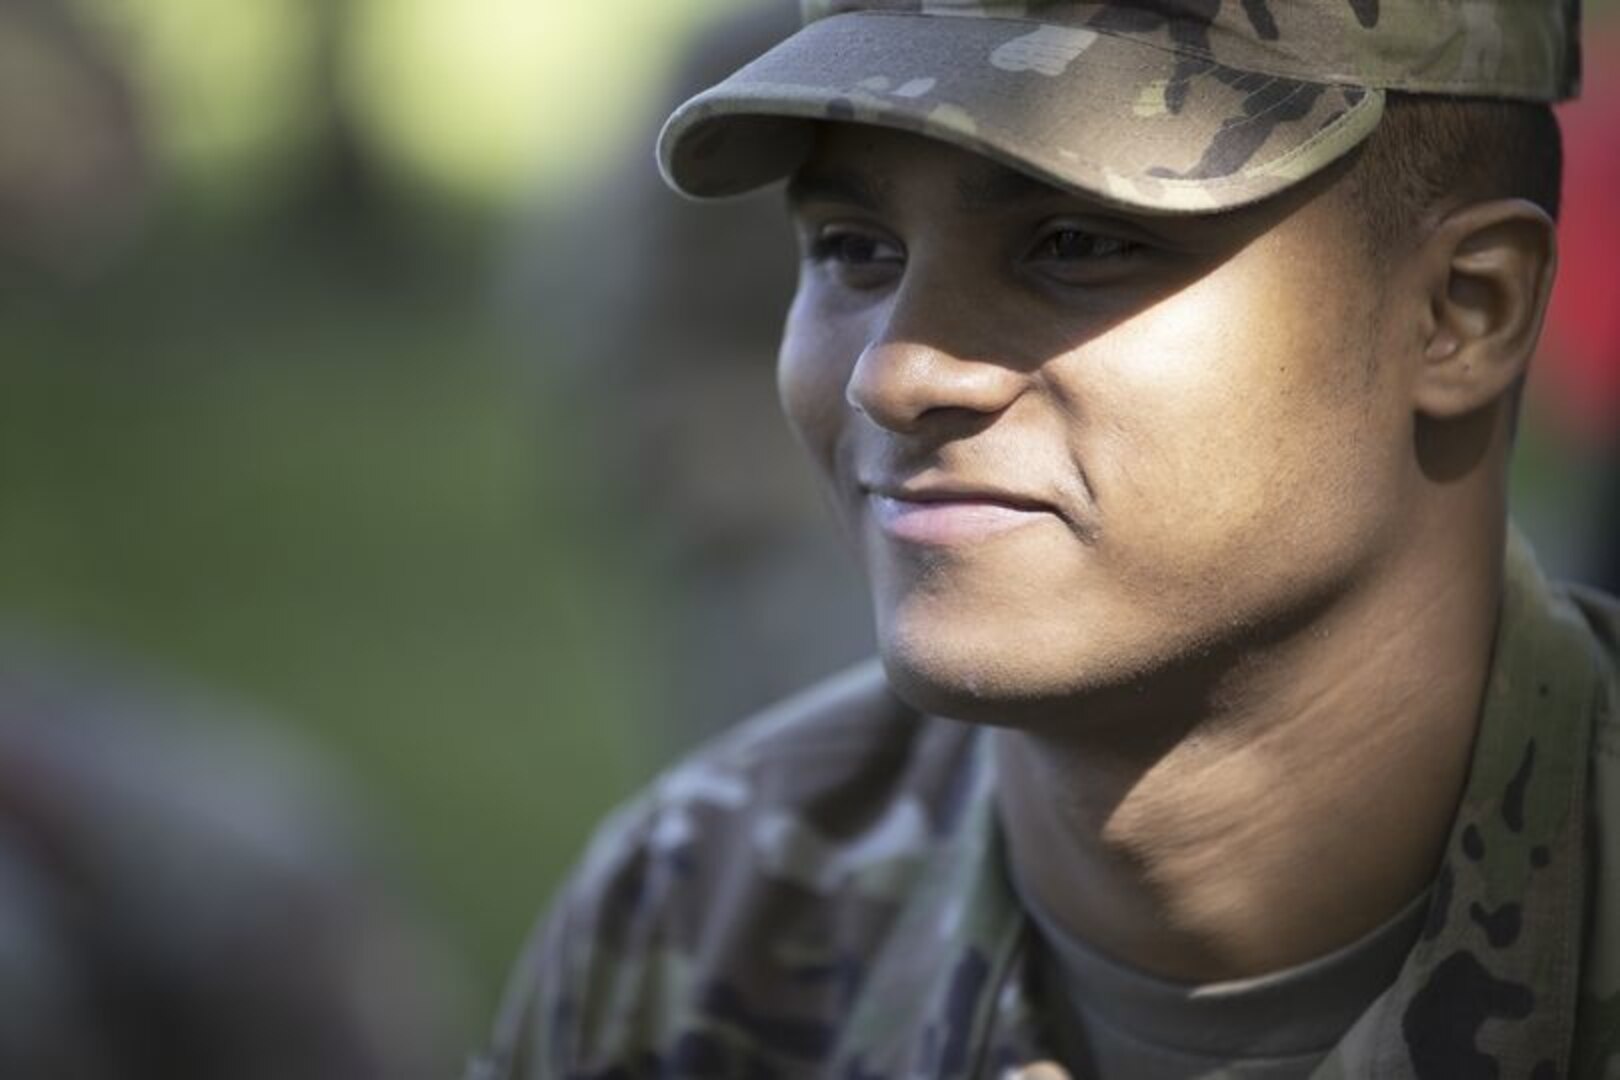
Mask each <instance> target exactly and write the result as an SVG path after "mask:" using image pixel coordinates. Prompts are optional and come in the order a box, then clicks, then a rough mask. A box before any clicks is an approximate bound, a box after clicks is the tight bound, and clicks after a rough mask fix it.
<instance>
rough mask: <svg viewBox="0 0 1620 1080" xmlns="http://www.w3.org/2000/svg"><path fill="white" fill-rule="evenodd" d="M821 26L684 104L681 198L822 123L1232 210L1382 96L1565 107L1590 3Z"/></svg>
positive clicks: (972, 16) (908, 4)
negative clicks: (884, 132) (899, 135)
mask: <svg viewBox="0 0 1620 1080" xmlns="http://www.w3.org/2000/svg"><path fill="white" fill-rule="evenodd" d="M803 8H804V18H805V23H806V25H805V28H804V29H803V30H801V31H800V32H799V33H798V34H795V35H794V36H793V37H791V38H789V39H788V40H786V41H784V42H783V43H782V44H780V45H778V46H777V47H776V48H775V49H772V50H771V51H769V52H767V53H766V54H765V55H764V56H762V57H760V58H759V59H758V60H756V61H755V62H754V63H752V64H750V65H748V66H747V67H745V68H743V69H742V70H741V71H739V72H738V73H736V74H735V75H733V76H732V77H731V78H729V79H727V80H725V81H724V82H722V83H720V84H719V85H717V86H715V87H713V88H711V89H710V90H708V91H705V92H704V93H702V94H700V95H698V96H697V97H695V98H693V99H692V100H690V101H688V102H687V103H686V104H684V105H682V106H681V107H680V108H679V109H677V110H676V112H675V113H674V115H673V116H671V117H670V120H669V122H668V123H667V124H666V125H665V128H664V131H663V134H662V135H661V136H660V139H659V162H660V167H661V168H662V170H663V173H664V176H665V178H666V179H667V180H668V181H669V182H670V184H671V185H672V186H673V187H675V188H676V189H677V190H678V191H681V192H683V193H685V194H687V195H691V196H694V197H697V198H713V197H721V196H726V195H734V194H738V193H741V192H743V191H748V190H751V189H753V188H756V187H759V186H761V185H763V184H767V183H770V182H772V181H774V180H779V179H781V178H783V177H784V176H786V175H788V174H789V173H791V172H792V171H793V170H794V169H796V168H797V167H798V165H799V164H800V163H801V162H802V161H803V159H804V157H805V155H806V154H808V153H809V150H810V147H811V145H812V142H813V139H814V129H815V125H814V124H813V123H809V122H808V121H845V122H857V123H869V124H875V125H880V126H884V127H892V128H898V129H901V130H906V131H913V132H918V133H921V134H925V135H928V136H931V137H933V138H938V139H942V140H944V141H946V142H950V143H952V144H954V145H958V146H961V147H963V148H965V149H968V150H971V151H973V152H975V153H979V154H983V155H985V156H987V157H989V158H992V159H994V160H997V161H1000V162H1002V163H1003V164H1006V165H1008V166H1010V167H1012V168H1015V169H1018V170H1020V171H1022V172H1025V173H1029V174H1031V175H1033V176H1036V177H1038V178H1040V179H1043V180H1046V181H1047V182H1049V183H1052V184H1054V185H1056V186H1058V187H1062V188H1067V189H1070V190H1074V191H1079V192H1082V193H1085V194H1088V195H1092V196H1094V197H1097V198H1100V199H1102V200H1103V201H1106V202H1110V203H1114V204H1117V205H1121V206H1124V207H1127V208H1131V209H1136V210H1142V211H1147V212H1160V213H1181V212H1199V211H1213V210H1222V209H1228V208H1231V207H1236V206H1241V205H1243V204H1245V203H1249V202H1253V201H1256V200H1258V199H1262V198H1265V197H1266V196H1268V195H1272V194H1275V193H1276V192H1278V191H1281V190H1282V189H1284V188H1286V187H1288V186H1290V185H1291V184H1294V183H1297V182H1298V181H1299V180H1302V179H1304V178H1305V177H1307V176H1310V175H1312V174H1313V173H1316V172H1317V171H1319V170H1321V169H1322V168H1324V167H1326V166H1327V165H1329V164H1331V163H1332V162H1334V161H1336V160H1338V159H1339V158H1340V157H1342V156H1343V155H1344V154H1346V153H1347V152H1348V151H1350V150H1351V149H1352V148H1354V147H1355V146H1356V145H1357V144H1359V143H1360V142H1361V141H1362V140H1363V139H1365V138H1366V137H1367V136H1368V135H1369V134H1371V132H1372V131H1373V129H1374V128H1375V127H1376V126H1377V123H1378V119H1379V117H1380V116H1381V115H1382V111H1383V103H1384V91H1385V90H1401V91H1405V92H1412V93H1424V94H1441V95H1447V96H1457V97H1494V98H1507V99H1515V100H1525V101H1557V100H1562V99H1564V98H1567V97H1570V96H1573V94H1574V93H1575V90H1576V87H1577V85H1578V82H1579V68H1580V64H1579V52H1578V45H1577V42H1578V36H1579V35H1578V28H1579V7H1578V3H1577V2H1576V0H1469V2H1466V3H1462V2H1441V0H1409V2H1404V3H1399V4H1396V3H1381V2H1380V0H1289V2H1282V0H1241V2H1238V0H1116V2H1111V3H1096V2H1092V3H1069V2H1062V0H804V4H803Z"/></svg>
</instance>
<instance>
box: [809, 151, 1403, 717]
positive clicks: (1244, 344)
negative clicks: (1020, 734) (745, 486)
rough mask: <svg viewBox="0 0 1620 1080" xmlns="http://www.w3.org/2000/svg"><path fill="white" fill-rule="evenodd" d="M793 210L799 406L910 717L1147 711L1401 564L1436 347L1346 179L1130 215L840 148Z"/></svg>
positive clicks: (822, 156) (961, 169) (960, 167)
mask: <svg viewBox="0 0 1620 1080" xmlns="http://www.w3.org/2000/svg"><path fill="white" fill-rule="evenodd" d="M790 202H791V205H792V207H793V214H794V217H795V220H796V221H797V224H798V230H799V235H800V239H801V243H802V247H803V251H804V255H805V262H804V266H803V270H802V275H801V280H800V284H799V291H798V294H797V297H796V299H795V302H794V304H793V308H792V311H791V313H790V315H789V317H788V322H787V327H786V331H785V336H784V340H783V343H782V352H781V366H780V373H779V374H780V384H781V392H782V398H783V402H784V404H785V407H786V409H787V413H788V416H789V419H790V420H791V422H792V424H793V426H794V428H795V429H796V431H797V433H798V434H799V436H800V438H801V439H802V440H803V442H804V444H805V445H806V447H807V448H808V449H809V450H810V452H811V454H812V456H813V457H814V459H815V461H816V464H817V465H818V466H819V468H820V470H821V472H822V474H823V476H824V478H825V480H826V481H827V483H828V485H829V486H830V489H831V492H832V495H833V497H834V501H835V503H836V505H837V507H838V510H839V512H840V516H841V517H842V518H843V519H844V523H845V525H846V526H847V527H848V529H849V531H850V533H851V535H852V537H853V538H854V540H855V543H856V544H857V546H858V549H859V552H860V556H861V559H862V562H863V563H864V566H865V568H866V571H867V573H868V576H869V578H870V584H871V588H872V593H873V598H874V604H875V608H876V615H877V624H878V637H879V641H880V644H881V648H882V651H883V654H884V659H885V662H886V664H887V666H888V668H889V672H890V675H891V678H892V679H893V680H894V681H895V683H896V685H897V686H899V688H900V689H901V691H902V692H903V693H905V694H906V695H907V696H908V697H909V698H910V699H911V700H912V701H913V702H914V703H915V704H918V705H920V706H921V707H924V708H927V709H931V710H934V711H937V712H940V713H943V714H945V715H951V716H956V717H959V718H962V719H970V720H972V719H992V718H1005V717H1007V716H1009V715H1015V714H1016V713H1017V711H1018V709H1019V708H1020V707H1022V708H1026V709H1030V708H1032V709H1034V710H1036V712H1037V713H1038V712H1039V711H1041V710H1044V709H1046V708H1049V707H1052V706H1054V705H1057V706H1061V705H1064V704H1069V705H1072V704H1073V703H1074V702H1075V701H1076V700H1078V699H1081V698H1084V697H1085V696H1086V695H1088V694H1094V693H1097V692H1102V691H1109V690H1119V689H1123V688H1131V687H1137V688H1142V687H1157V686H1159V685H1162V684H1163V682H1165V681H1169V677H1170V676H1172V675H1173V673H1174V672H1176V671H1179V670H1184V669H1185V668H1186V667H1187V666H1188V664H1189V662H1194V661H1197V660H1198V659H1200V658H1203V657H1215V656H1227V655H1238V656H1241V655H1242V654H1243V652H1244V651H1245V650H1246V649H1248V648H1249V647H1250V646H1252V645H1258V644H1259V643H1261V642H1266V641H1274V640H1275V639H1276V638H1277V637H1278V636H1279V635H1280V633H1281V631H1282V628H1285V627H1295V626H1300V625H1308V624H1310V623H1311V621H1312V618H1313V615H1314V614H1315V613H1317V612H1320V611H1322V610H1326V609H1328V608H1331V607H1332V605H1334V604H1336V603H1340V602H1346V598H1348V597H1353V596H1354V595H1355V589H1356V586H1357V585H1358V583H1360V582H1362V581H1364V580H1366V579H1367V578H1368V576H1369V575H1372V574H1375V573H1376V570H1377V567H1378V565H1379V560H1380V556H1381V555H1384V554H1387V553H1388V552H1389V551H1391V550H1392V549H1393V548H1394V546H1395V545H1397V544H1398V543H1399V542H1400V537H1401V522H1402V520H1403V516H1404V515H1403V507H1405V506H1406V505H1407V504H1408V503H1409V501H1410V499H1411V498H1412V497H1413V488H1414V467H1413V464H1412V460H1411V459H1412V423H1413V420H1412V410H1411V407H1410V404H1409V398H1408V392H1409V376H1408V374H1407V373H1406V372H1407V369H1408V367H1409V366H1410V365H1407V364H1404V363H1401V362H1399V360H1398V356H1397V355H1395V354H1399V353H1400V352H1401V351H1402V350H1406V349H1410V348H1411V347H1412V342H1411V341H1410V340H1409V339H1411V338H1413V337H1414V336H1415V335H1414V334H1412V333H1411V332H1404V333H1403V332H1402V331H1400V330H1399V329H1398V328H1392V327H1391V326H1389V325H1388V324H1389V323H1390V321H1391V320H1388V319H1385V318H1383V317H1381V316H1382V315H1383V311H1382V307H1381V304H1380V293H1381V288H1380V286H1379V285H1378V282H1377V275H1375V273H1374V272H1373V264H1372V263H1371V262H1370V261H1369V259H1368V257H1367V256H1366V254H1365V253H1364V251H1363V245H1362V244H1361V242H1360V239H1361V238H1360V236H1359V235H1358V234H1357V233H1356V231H1355V229H1356V223H1355V221H1354V218H1353V217H1352V215H1351V213H1350V211H1349V210H1348V209H1347V208H1346V205H1345V201H1344V200H1342V199H1341V197H1339V196H1338V195H1337V194H1335V192H1334V191H1333V188H1332V183H1331V181H1329V180H1323V181H1320V182H1318V183H1316V184H1314V185H1311V184H1307V185H1304V186H1302V188H1301V189H1300V190H1297V191H1296V192H1294V193H1292V194H1290V195H1289V196H1285V197H1284V199H1283V200H1278V201H1275V202H1273V203H1270V204H1266V205H1263V206H1261V207H1258V208H1253V209H1250V210H1245V211H1239V212H1237V213H1231V214H1224V215H1219V216H1210V217H1205V218H1152V217H1137V216H1131V215H1125V214H1121V213H1119V212H1117V211H1113V210H1110V209H1107V208H1105V207H1104V206H1102V205H1101V204H1098V203H1094V202H1090V201H1087V200H1084V199H1081V198H1079V197H1076V196H1073V195H1068V194H1064V193H1062V192H1060V191H1058V190H1056V189H1054V188H1050V187H1047V186H1044V185H1041V184H1038V183H1035V182H1034V181H1031V180H1028V179H1025V178H1023V177H1022V176H1021V175H1019V174H1017V173H1015V172H1013V171H1011V170H1008V169H1006V168H1003V167H1001V166H999V165H996V164H994V163H992V162H990V161H989V160H987V159H985V158H982V157H979V156H977V155H973V154H970V153H967V152H965V151H961V150H958V149H955V148H952V147H949V146H948V145H946V144H943V143H939V142H935V141H932V140H928V139H924V138H922V137H919V136H914V135H909V134H903V133H898V132H890V131H884V130H881V129H877V128H871V127H863V126H857V125H830V126H828V127H826V128H825V129H824V130H823V133H822V137H821V139H820V141H819V143H818V148H817V150H816V153H815V154H814V156H813V158H812V159H811V160H810V161H809V163H808V164H807V165H806V166H805V167H804V168H803V169H802V170H801V171H800V173H799V175H798V176H797V177H796V178H795V180H794V182H793V185H792V187H791V188H790Z"/></svg>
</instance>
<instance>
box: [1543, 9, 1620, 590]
mask: <svg viewBox="0 0 1620 1080" xmlns="http://www.w3.org/2000/svg"><path fill="white" fill-rule="evenodd" d="M1585 49H1586V57H1587V59H1586V64H1585V71H1586V75H1585V79H1584V86H1583V88H1582V95H1581V99H1580V100H1579V101H1575V102H1570V103H1569V104H1567V105H1565V106H1563V107H1561V108H1560V109H1559V117H1560V122H1561V123H1562V125H1563V129H1564V152H1565V171H1564V206H1563V214H1562V218H1561V224H1560V226H1559V248H1560V250H1559V262H1560V268H1559V274H1558V284H1557V287H1556V289H1555V291H1554V292H1553V299H1552V305H1551V307H1550V309H1549V310H1548V313H1547V333H1546V355H1545V356H1544V357H1543V358H1542V360H1543V362H1544V365H1545V376H1546V381H1547V385H1548V389H1549V390H1550V391H1551V392H1552V394H1553V398H1554V400H1553V402H1552V404H1554V405H1555V406H1556V407H1557V408H1558V410H1559V412H1560V414H1561V419H1562V421H1563V423H1564V424H1565V425H1566V426H1567V428H1568V430H1567V431H1565V432H1563V433H1562V434H1563V437H1564V439H1565V440H1566V441H1568V442H1569V443H1570V444H1571V445H1572V447H1573V448H1574V449H1575V450H1576V451H1578V452H1580V453H1583V454H1588V455H1592V456H1595V457H1598V458H1599V459H1601V461H1602V462H1603V463H1604V466H1603V467H1602V468H1601V472H1600V475H1601V480H1600V485H1601V486H1600V490H1599V491H1597V492H1595V493H1594V498H1595V505H1593V506H1590V507H1588V508H1587V512H1586V513H1584V514H1583V515H1582V520H1580V521H1579V522H1577V523H1575V528H1576V529H1577V530H1578V531H1580V532H1582V533H1583V534H1584V538H1585V539H1584V543H1583V547H1584V549H1585V550H1584V551H1583V553H1582V554H1583V559H1582V561H1583V563H1584V566H1585V569H1584V572H1583V573H1582V577H1583V578H1585V579H1587V580H1590V581H1592V582H1593V583H1594V584H1598V585H1601V586H1602V587H1603V588H1605V589H1608V590H1610V591H1611V592H1620V542H1617V537H1620V278H1617V277H1616V274H1615V271H1614V257H1615V252H1616V251H1620V203H1617V202H1616V201H1615V192H1616V191H1620V21H1617V20H1616V19H1615V18H1614V17H1613V16H1611V17H1610V18H1609V19H1608V20H1607V21H1605V22H1603V23H1601V24H1599V25H1597V26H1592V27H1590V28H1589V30H1588V32H1587V40H1586V43H1585Z"/></svg>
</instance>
